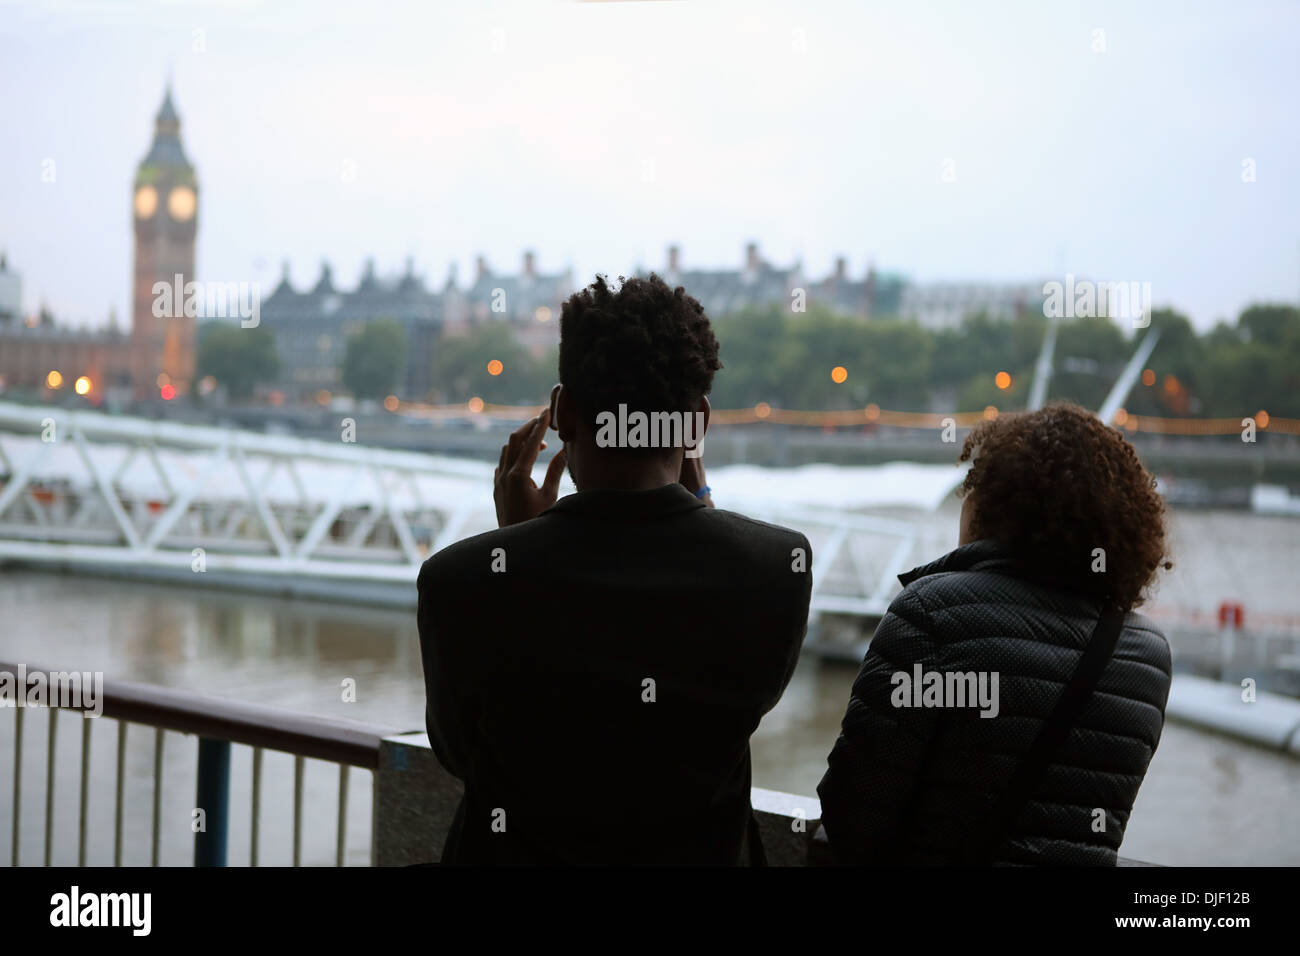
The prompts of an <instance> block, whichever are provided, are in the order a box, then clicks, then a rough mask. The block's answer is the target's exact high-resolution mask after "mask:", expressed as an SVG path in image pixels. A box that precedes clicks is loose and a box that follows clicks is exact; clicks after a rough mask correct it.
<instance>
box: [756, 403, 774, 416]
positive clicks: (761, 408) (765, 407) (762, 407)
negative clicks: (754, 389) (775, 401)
mask: <svg viewBox="0 0 1300 956" xmlns="http://www.w3.org/2000/svg"><path fill="white" fill-rule="evenodd" d="M771 414H772V406H771V405H769V404H767V402H759V403H758V404H757V405H755V406H754V415H755V416H757V417H758V418H767V416H768V415H771Z"/></svg>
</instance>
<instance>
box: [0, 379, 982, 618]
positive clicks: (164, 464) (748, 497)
mask: <svg viewBox="0 0 1300 956" xmlns="http://www.w3.org/2000/svg"><path fill="white" fill-rule="evenodd" d="M359 427H360V428H362V429H364V423H363V424H362V425H361V426H359ZM341 434H342V431H341ZM364 437H365V436H364V431H362V432H361V433H359V434H358V435H357V439H358V440H357V441H356V442H355V443H350V442H345V441H343V440H340V441H338V442H328V441H318V440H305V439H298V438H290V437H282V436H272V435H264V434H259V433H255V432H249V431H239V430H233V429H226V428H218V427H208V426H196V425H188V424H176V423H168V422H156V421H149V420H146V419H140V418H126V417H119V416H111V415H106V414H103V413H99V412H93V411H80V410H79V411H68V410H63V409H55V408H49V407H43V406H24V405H15V404H8V403H0V561H3V560H12V561H19V562H23V563H29V564H39V565H46V566H56V567H64V568H73V569H78V570H90V571H97V572H100V573H108V574H115V575H124V576H132V577H149V578H162V579H171V580H177V581H180V582H182V583H186V584H190V585H200V586H203V585H216V586H224V587H236V588H248V589H252V590H262V591H268V592H272V593H279V594H297V595H304V596H313V597H327V598H335V599H342V600H350V601H366V602H374V603H382V604H396V605H413V604H414V603H415V600H416V592H415V579H416V574H417V572H418V570H419V567H420V564H421V563H422V562H423V560H424V559H425V558H426V557H427V556H428V555H430V554H432V553H434V552H435V551H438V550H439V549H441V548H443V547H445V546H446V545H448V544H450V543H452V542H453V541H456V540H459V539H461V538H464V537H468V536H469V535H472V534H476V533H478V532H480V531H486V530H488V529H490V528H493V527H495V525H496V521H495V514H494V511H493V505H492V487H491V484H492V472H493V465H492V464H489V463H486V462H476V461H466V460H460V459H452V458H445V457H437V456H433V455H423V454H417V453H411V452H402V451H390V450H386V449H381V448H368V447H366V446H365V444H364ZM541 465H544V463H541V464H539V475H538V478H539V480H540V477H541V470H542V468H541ZM819 469H824V470H825V472H826V474H819V473H818V470H819ZM961 475H962V472H961V471H960V470H959V469H957V468H954V467H950V466H928V465H910V464H907V465H904V464H899V465H887V466H883V467H876V468H830V467H828V466H816V465H814V466H807V467H805V468H796V469H779V470H773V469H762V468H753V467H750V466H734V467H731V468H719V469H715V470H711V471H710V476H709V477H710V482H711V483H712V484H713V486H714V487H715V488H716V489H718V490H717V496H718V498H719V500H720V501H722V502H723V504H724V506H727V507H730V508H734V509H735V510H738V511H743V512H745V513H747V514H751V515H753V516H755V517H759V518H762V519H765V520H770V521H773V522H776V523H780V524H785V525H789V526H792V527H796V528H798V529H800V530H801V531H803V532H804V533H805V534H806V535H807V536H808V538H809V541H810V543H811V544H812V547H813V554H814V566H813V570H814V582H815V590H814V595H813V612H814V614H818V613H831V614H843V615H851V616H859V617H876V616H879V615H881V614H883V613H884V611H885V609H886V607H887V606H888V604H889V600H890V599H891V598H892V597H893V595H894V593H896V591H897V590H898V582H897V578H896V575H897V574H898V573H899V572H900V571H903V570H906V569H907V568H908V567H911V566H912V565H913V564H915V563H917V562H918V561H920V560H922V559H923V558H924V556H925V555H927V554H939V553H942V550H943V549H942V547H941V546H942V544H944V543H947V544H948V545H949V546H951V542H940V543H937V544H931V543H929V542H927V543H926V544H927V545H928V546H926V547H918V542H919V539H920V538H921V537H924V536H925V534H926V533H927V532H926V531H925V527H924V524H925V523H924V522H913V521H909V520H907V516H908V515H910V514H917V515H918V516H919V515H920V514H923V513H932V512H933V511H934V509H935V508H936V507H938V506H939V504H940V503H941V502H943V501H944V500H945V499H946V498H947V496H948V495H949V493H950V492H951V491H952V489H953V488H954V487H955V486H956V484H957V483H958V482H959V481H960V479H961ZM573 490H574V489H573V487H572V485H571V484H568V478H567V477H566V479H565V487H563V488H562V489H561V494H567V493H569V492H572V491H573ZM873 508H874V509H877V510H879V509H888V513H887V514H883V515H882V514H869V513H865V512H867V511H868V510H869V509H873ZM900 514H901V515H902V516H903V517H899V516H898V515H900ZM931 524H933V522H931ZM930 534H931V536H933V532H930ZM952 536H953V537H954V538H955V528H954V530H953V535H952Z"/></svg>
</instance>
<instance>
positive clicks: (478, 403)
mask: <svg viewBox="0 0 1300 956" xmlns="http://www.w3.org/2000/svg"><path fill="white" fill-rule="evenodd" d="M469 410H470V411H471V412H473V413H474V414H475V415H477V414H478V413H479V412H481V411H483V399H481V398H479V397H478V396H477V395H475V396H474V397H473V398H471V399H470V400H469Z"/></svg>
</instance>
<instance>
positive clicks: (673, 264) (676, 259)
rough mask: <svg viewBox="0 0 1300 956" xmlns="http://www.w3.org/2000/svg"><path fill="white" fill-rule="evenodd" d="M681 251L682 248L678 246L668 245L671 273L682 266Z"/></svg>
mask: <svg viewBox="0 0 1300 956" xmlns="http://www.w3.org/2000/svg"><path fill="white" fill-rule="evenodd" d="M681 253H682V250H681V249H679V248H678V247H677V246H669V247H668V271H669V272H670V273H673V272H677V270H678V269H679V268H681Z"/></svg>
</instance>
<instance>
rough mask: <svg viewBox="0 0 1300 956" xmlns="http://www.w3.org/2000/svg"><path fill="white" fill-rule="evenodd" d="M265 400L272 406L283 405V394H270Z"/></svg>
mask: <svg viewBox="0 0 1300 956" xmlns="http://www.w3.org/2000/svg"><path fill="white" fill-rule="evenodd" d="M266 400H267V401H268V402H270V403H271V404H272V405H283V404H284V392H272V393H271V394H270V395H268V396H266Z"/></svg>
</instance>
